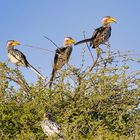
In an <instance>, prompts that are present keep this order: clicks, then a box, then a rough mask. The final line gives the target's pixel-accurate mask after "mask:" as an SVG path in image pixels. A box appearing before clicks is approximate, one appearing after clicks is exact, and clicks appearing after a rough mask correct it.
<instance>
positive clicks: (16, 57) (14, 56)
mask: <svg viewBox="0 0 140 140" xmlns="http://www.w3.org/2000/svg"><path fill="white" fill-rule="evenodd" d="M17 45H20V42H18V41H15V40H9V41H8V42H7V51H8V58H9V60H10V61H11V62H13V63H14V64H15V65H16V66H24V67H26V68H28V67H29V68H30V69H31V70H32V71H34V72H35V73H36V74H37V75H38V76H39V77H41V78H42V79H45V78H44V77H43V76H42V75H41V74H40V73H39V72H38V71H37V70H36V69H35V68H34V67H33V66H32V65H31V64H29V62H28V61H27V59H26V57H25V55H24V54H23V53H22V52H21V51H19V50H17V49H14V46H17Z"/></svg>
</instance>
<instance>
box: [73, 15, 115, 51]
mask: <svg viewBox="0 0 140 140" xmlns="http://www.w3.org/2000/svg"><path fill="white" fill-rule="evenodd" d="M112 22H115V23H116V22H117V20H116V19H115V18H113V17H110V16H106V17H104V18H103V19H102V20H101V23H102V26H101V27H99V28H97V29H95V31H94V33H93V35H92V37H91V38H88V39H84V40H81V41H79V42H76V43H75V45H78V44H81V43H86V42H90V46H92V48H98V47H99V45H101V44H105V43H106V42H107V41H108V39H109V37H110V36H111V26H110V23H112Z"/></svg>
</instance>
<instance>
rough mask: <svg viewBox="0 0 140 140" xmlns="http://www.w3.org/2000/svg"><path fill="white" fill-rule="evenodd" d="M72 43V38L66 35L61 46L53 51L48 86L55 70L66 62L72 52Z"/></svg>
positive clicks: (73, 41)
mask: <svg viewBox="0 0 140 140" xmlns="http://www.w3.org/2000/svg"><path fill="white" fill-rule="evenodd" d="M74 43H75V40H74V39H72V38H71V37H66V38H65V39H64V43H63V47H61V48H58V49H57V50H56V51H55V56H54V66H53V70H52V76H51V79H50V85H49V87H50V88H51V85H52V82H53V79H54V76H55V73H56V71H57V70H59V69H61V68H62V67H63V65H65V64H66V63H68V61H69V58H70V55H71V52H72V44H74Z"/></svg>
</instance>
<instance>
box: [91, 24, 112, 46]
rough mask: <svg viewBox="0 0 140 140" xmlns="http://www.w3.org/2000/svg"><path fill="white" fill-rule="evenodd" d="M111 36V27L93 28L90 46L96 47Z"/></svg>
mask: <svg viewBox="0 0 140 140" xmlns="http://www.w3.org/2000/svg"><path fill="white" fill-rule="evenodd" d="M110 36H111V27H100V28H97V29H96V30H95V32H94V33H93V35H92V41H91V42H90V46H92V45H93V48H97V47H98V46H99V45H101V44H104V43H105V42H106V41H108V39H109V37H110Z"/></svg>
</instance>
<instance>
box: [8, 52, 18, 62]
mask: <svg viewBox="0 0 140 140" xmlns="http://www.w3.org/2000/svg"><path fill="white" fill-rule="evenodd" d="M8 58H9V59H10V61H11V62H13V63H14V64H16V63H18V60H17V59H16V58H15V57H13V56H12V55H11V54H10V53H8Z"/></svg>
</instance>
